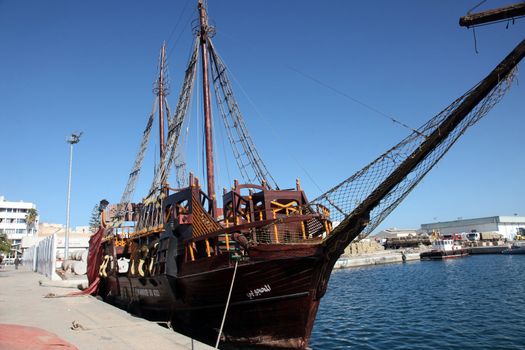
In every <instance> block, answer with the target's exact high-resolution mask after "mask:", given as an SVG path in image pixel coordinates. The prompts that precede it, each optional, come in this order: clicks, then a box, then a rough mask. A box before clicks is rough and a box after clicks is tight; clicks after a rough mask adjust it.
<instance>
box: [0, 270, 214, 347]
mask: <svg viewBox="0 0 525 350" xmlns="http://www.w3.org/2000/svg"><path fill="white" fill-rule="evenodd" d="M39 280H42V281H46V278H45V277H44V276H42V275H40V274H37V273H35V272H32V271H29V270H28V269H27V268H25V267H21V268H19V269H18V270H15V269H14V268H13V267H4V266H3V267H2V269H0V326H2V324H4V325H5V324H15V325H22V326H29V327H38V328H41V329H43V330H45V331H48V332H51V333H54V334H56V335H57V336H58V337H59V338H61V339H63V340H65V341H67V342H69V343H71V344H73V345H74V346H76V347H77V348H78V349H80V350H83V349H90V350H91V349H115V350H120V349H122V350H124V349H126V350H130V349H140V350H143V349H152V348H153V349H155V348H158V349H160V348H165V349H176V350H186V349H195V350H205V349H212V347H210V346H208V345H205V344H202V343H199V342H197V341H196V340H193V339H191V338H188V337H186V336H184V335H181V334H178V333H175V332H174V331H172V330H170V329H167V328H164V327H161V326H159V325H157V324H156V323H153V322H149V321H146V320H144V319H141V318H137V317H134V316H132V315H130V314H128V313H127V312H125V311H122V310H120V309H118V308H115V307H113V306H111V305H108V304H106V303H104V302H102V301H99V300H98V299H96V298H94V297H92V296H78V297H60V298H45V296H46V295H49V294H50V293H51V294H54V295H59V296H60V295H65V294H67V293H70V292H72V291H75V289H71V288H61V287H58V286H41V285H40V283H39ZM3 337H4V339H5V338H7V335H4V336H2V334H1V332H0V349H2V338H3ZM51 348H52V347H50V348H49V349H51ZM2 350H3V349H2Z"/></svg>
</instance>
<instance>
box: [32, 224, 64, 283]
mask: <svg viewBox="0 0 525 350" xmlns="http://www.w3.org/2000/svg"><path fill="white" fill-rule="evenodd" d="M56 251H57V237H56V234H52V235H51V236H48V237H46V238H44V239H43V240H41V241H40V242H38V244H36V245H34V246H32V247H30V248H28V249H27V250H26V251H25V252H24V255H23V257H22V259H23V261H24V264H25V265H26V266H31V268H32V269H33V271H36V272H38V273H41V274H43V275H45V276H46V277H47V278H49V279H51V280H60V279H61V278H60V276H58V275H57V273H56V254H57V253H56Z"/></svg>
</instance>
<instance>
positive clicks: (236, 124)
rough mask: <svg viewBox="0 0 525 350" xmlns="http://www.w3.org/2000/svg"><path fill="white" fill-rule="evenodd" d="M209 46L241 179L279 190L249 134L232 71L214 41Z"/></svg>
mask: <svg viewBox="0 0 525 350" xmlns="http://www.w3.org/2000/svg"><path fill="white" fill-rule="evenodd" d="M208 42H209V52H210V58H211V63H212V64H211V66H212V76H213V86H214V88H215V95H216V100H217V105H218V109H219V111H220V113H221V116H222V120H223V123H224V127H225V129H226V132H227V134H228V139H229V141H230V145H231V148H232V151H233V154H234V157H235V160H236V162H237V166H238V168H239V171H240V173H241V176H242V177H243V179H244V181H246V182H249V183H250V182H251V183H255V182H259V183H262V182H266V183H267V184H268V185H269V186H270V187H273V188H277V189H278V188H279V187H278V185H277V182H276V181H275V179H274V178H273V177H272V175H271V174H270V172H269V171H268V168H267V167H266V165H265V164H264V162H263V160H262V158H261V156H260V155H259V152H258V151H257V148H256V147H255V144H254V142H253V140H252V138H251V136H250V134H249V132H248V128H247V127H246V124H245V122H244V118H243V116H242V114H241V111H240V109H239V105H238V104H237V101H236V100H235V96H234V94H233V89H232V86H231V83H230V80H229V78H228V70H227V68H226V66H225V64H224V62H222V60H221V59H220V57H219V56H218V55H217V53H216V51H215V47H214V45H213V43H212V41H211V40H210V39H209V40H208Z"/></svg>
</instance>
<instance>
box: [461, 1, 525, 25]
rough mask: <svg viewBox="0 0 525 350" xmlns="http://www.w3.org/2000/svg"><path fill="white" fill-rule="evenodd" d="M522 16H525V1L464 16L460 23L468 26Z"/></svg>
mask: <svg viewBox="0 0 525 350" xmlns="http://www.w3.org/2000/svg"><path fill="white" fill-rule="evenodd" d="M521 16H525V2H520V3H518V4H513V5H509V6H505V7H500V8H497V9H493V10H488V11H483V12H478V13H474V14H471V15H470V14H469V15H466V16H463V17H461V18H460V19H459V25H460V26H462V27H467V28H468V27H471V26H476V25H481V24H487V23H491V22H497V21H501V20H505V19H509V18H515V17H521Z"/></svg>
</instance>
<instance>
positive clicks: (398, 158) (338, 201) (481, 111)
mask: <svg viewBox="0 0 525 350" xmlns="http://www.w3.org/2000/svg"><path fill="white" fill-rule="evenodd" d="M513 78H514V71H512V72H511V73H509V74H508V76H507V77H506V78H505V79H501V80H500V81H499V82H498V84H497V85H496V86H495V87H494V88H493V89H492V91H491V92H490V93H489V94H488V95H487V96H486V97H485V98H483V99H482V100H481V102H480V103H478V104H477V105H476V107H475V108H474V109H472V110H471V111H470V113H468V115H467V116H466V117H465V118H464V119H463V120H462V121H461V122H460V123H459V124H458V126H457V127H456V128H455V129H454V130H453V131H452V132H451V133H450V134H449V135H448V137H446V138H445V139H444V140H442V141H441V142H440V143H439V144H437V145H436V146H435V148H434V149H433V150H432V151H431V152H430V153H429V154H427V155H426V157H425V158H424V159H423V160H422V161H421V162H420V163H419V164H418V165H416V166H415V167H414V168H413V169H412V171H410V172H409V173H407V174H406V175H404V178H402V179H401V181H399V182H398V183H397V184H396V185H395V186H394V187H393V188H391V189H390V190H389V191H388V192H387V193H386V195H385V196H384V197H382V198H381V199H379V200H378V201H377V202H374V201H371V202H372V203H374V207H373V208H372V209H371V211H370V222H369V224H368V225H367V226H366V228H365V229H364V230H363V231H362V232H361V233H360V235H359V238H364V237H366V236H367V235H369V234H370V233H371V232H372V231H373V230H374V229H375V228H376V227H377V226H378V225H379V224H380V223H381V222H382V221H383V220H384V219H385V218H386V217H387V216H388V214H390V212H392V210H394V208H396V206H397V205H398V204H399V203H400V202H401V201H402V200H403V199H404V198H405V197H406V196H407V195H408V194H409V193H410V191H411V190H412V189H413V188H414V187H415V186H416V185H417V184H418V183H419V182H420V181H421V180H422V178H423V177H424V176H425V175H426V174H427V173H428V172H429V171H430V170H431V169H432V167H434V165H436V163H437V162H438V161H439V160H440V159H441V158H442V157H443V156H444V155H445V153H446V152H447V151H448V150H449V149H450V147H451V146H452V145H453V144H454V143H455V142H456V141H457V140H458V138H459V137H460V136H461V135H462V134H463V133H465V131H466V130H467V129H468V128H469V127H471V126H472V125H474V124H475V123H476V122H477V121H479V120H480V119H481V118H482V117H483V116H485V115H486V114H487V113H488V111H489V110H490V109H491V108H492V107H493V106H494V105H495V104H496V103H498V102H499V100H500V99H501V98H502V97H503V95H504V94H505V92H506V91H507V90H508V89H509V88H510V86H511V84H512V81H513ZM480 84H481V83H479V84H478V85H476V86H475V87H474V88H472V89H471V90H469V91H468V92H467V93H465V94H464V95H463V96H461V97H460V98H458V99H457V100H455V101H454V102H453V103H452V104H451V105H449V106H448V107H447V108H445V109H444V110H443V111H441V112H440V113H439V114H438V115H436V116H435V117H433V118H432V119H431V120H429V121H428V122H426V123H425V124H424V125H422V126H421V127H420V128H418V130H417V132H413V133H411V134H410V135H409V136H408V137H406V138H405V139H403V140H402V141H401V142H399V143H398V144H397V145H395V146H394V147H392V148H391V149H390V150H388V151H387V152H386V153H384V154H383V155H381V156H380V157H378V158H377V159H376V160H374V161H373V162H371V163H370V164H368V165H367V166H365V167H364V168H363V169H361V170H359V171H358V172H357V173H355V174H354V175H352V176H351V177H349V178H348V179H346V180H344V181H343V182H341V183H340V184H338V185H336V186H335V187H333V188H332V189H330V190H329V191H327V192H326V193H324V194H323V195H321V196H320V197H318V198H316V199H314V200H313V201H312V202H311V203H313V204H321V205H323V206H325V207H326V208H328V209H329V210H330V218H331V220H332V221H333V225H334V228H335V227H336V226H337V225H338V224H339V223H340V222H342V221H343V220H344V219H345V218H347V217H349V216H350V215H352V213H354V211H355V210H356V209H357V208H358V207H359V206H361V205H362V203H364V202H365V200H367V201H369V200H370V197H373V195H374V193H375V192H376V191H377V190H378V189H379V188H380V187H381V186H385V182H388V181H387V179H388V178H389V177H390V176H391V175H392V174H393V172H394V171H395V170H396V169H397V168H398V167H399V166H400V165H401V164H402V163H403V162H405V160H407V159H408V158H409V157H411V156H412V155H413V154H414V152H416V151H417V149H418V148H419V147H421V145H422V144H423V142H425V141H426V140H427V138H428V136H429V135H430V134H432V133H434V132H436V131H437V130H439V128H440V126H441V124H442V123H443V122H444V121H445V120H446V119H447V118H448V117H449V116H450V115H451V113H452V112H454V111H455V110H456V108H457V107H458V106H460V104H461V103H463V102H464V101H465V99H467V97H468V96H469V95H470V94H471V92H472V91H473V90H475V89H476V87H478V86H479V85H480Z"/></svg>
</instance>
